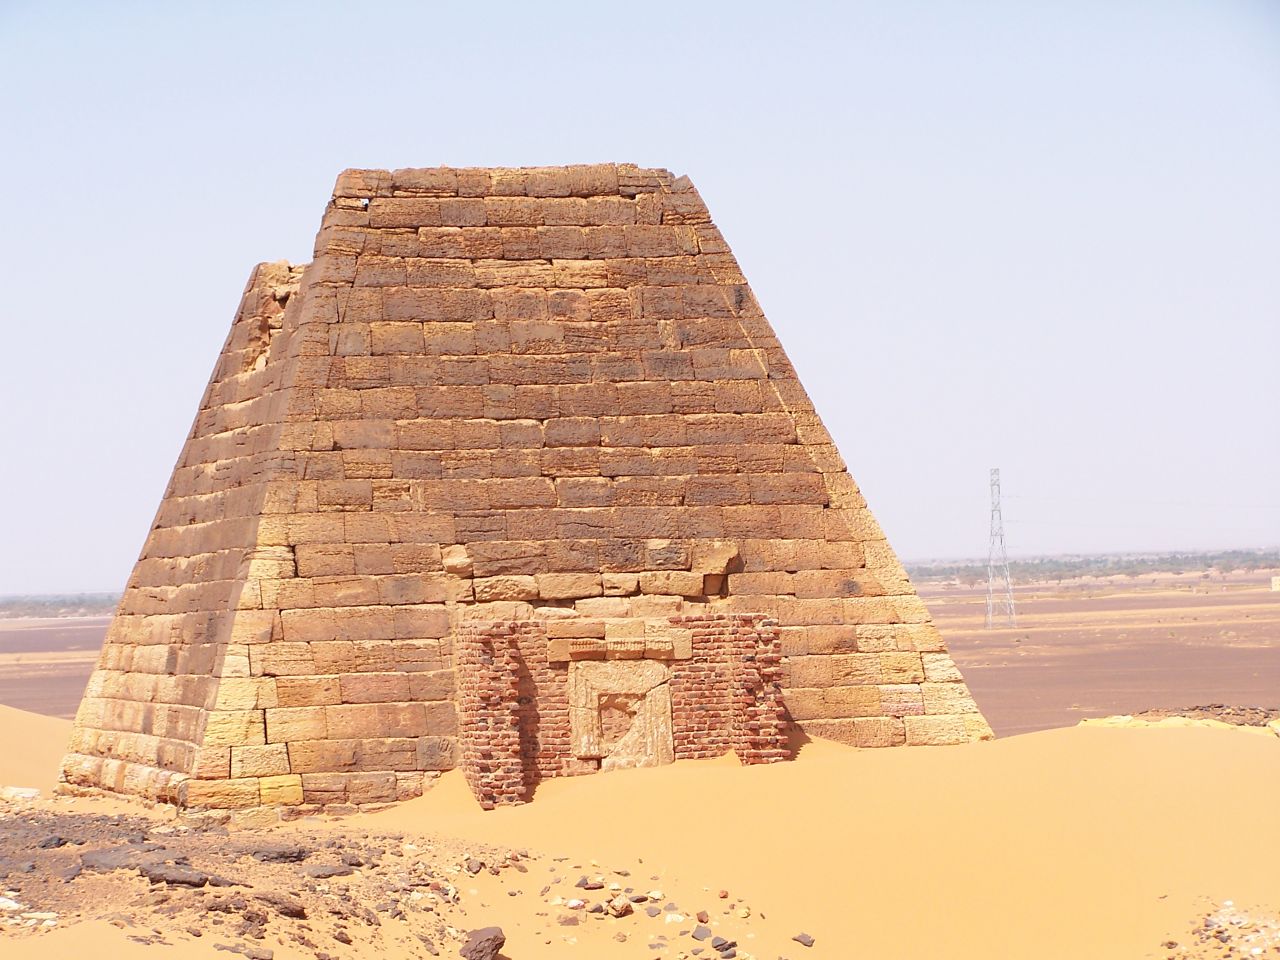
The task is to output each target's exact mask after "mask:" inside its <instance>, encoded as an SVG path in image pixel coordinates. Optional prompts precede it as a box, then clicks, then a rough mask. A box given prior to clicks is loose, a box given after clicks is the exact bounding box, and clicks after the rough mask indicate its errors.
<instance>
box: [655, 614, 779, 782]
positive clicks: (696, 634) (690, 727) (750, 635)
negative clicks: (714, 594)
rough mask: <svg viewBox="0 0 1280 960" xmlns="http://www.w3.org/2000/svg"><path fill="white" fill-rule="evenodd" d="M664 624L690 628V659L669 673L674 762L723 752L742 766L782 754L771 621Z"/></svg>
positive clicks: (747, 618)
mask: <svg viewBox="0 0 1280 960" xmlns="http://www.w3.org/2000/svg"><path fill="white" fill-rule="evenodd" d="M671 622H672V624H673V625H676V626H680V627H684V628H685V629H689V630H692V631H693V656H692V657H691V658H690V659H688V660H677V661H675V662H674V663H673V665H672V671H671V713H672V727H673V731H674V733H675V754H676V759H677V760H693V759H699V758H707V757H718V756H720V755H721V754H723V753H726V752H727V751H729V750H733V751H735V752H736V753H737V754H738V759H739V760H741V761H742V762H743V763H767V762H771V761H774V760H786V759H788V758H789V757H790V755H791V754H790V750H789V747H788V745H787V744H788V737H787V727H788V721H787V718H786V711H785V708H784V707H783V703H782V691H781V688H780V686H779V681H780V678H781V673H782V670H781V663H782V655H781V647H780V642H779V638H778V624H777V621H775V620H770V619H767V618H762V617H756V616H752V615H750V614H733V615H722V614H708V615H703V616H696V617H676V618H672V621H671Z"/></svg>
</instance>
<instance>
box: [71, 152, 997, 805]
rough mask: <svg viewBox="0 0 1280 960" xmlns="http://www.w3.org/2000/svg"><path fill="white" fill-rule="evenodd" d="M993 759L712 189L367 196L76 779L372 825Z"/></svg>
mask: <svg viewBox="0 0 1280 960" xmlns="http://www.w3.org/2000/svg"><path fill="white" fill-rule="evenodd" d="M795 725H798V727H799V728H800V729H801V730H803V731H804V732H806V733H808V734H812V735H816V736H821V737H828V738H833V739H836V740H840V741H843V742H846V743H849V744H855V745H858V746H866V747H871V746H897V745H905V744H952V743H960V742H963V741H968V740H972V739H977V738H986V737H989V736H990V730H989V728H988V727H987V724H986V723H985V721H984V720H983V718H982V716H981V715H980V713H979V712H978V710H977V707H976V706H975V704H974V701H973V699H972V698H971V697H970V694H969V691H968V689H967V688H966V686H965V684H964V682H963V679H962V678H961V676H960V673H959V672H958V670H957V669H956V667H955V665H954V663H953V662H952V660H951V658H950V656H949V655H948V654H947V652H946V649H945V646H944V644H943V641H942V638H941V637H940V636H939V634H938V631H937V630H936V629H935V628H934V626H933V624H932V623H931V622H930V618H929V614H928V611H927V610H926V609H925V606H924V604H923V603H922V602H921V601H920V600H919V598H918V597H917V596H916V594H915V591H914V590H913V588H912V586H911V584H910V582H909V581H908V579H907V576H906V574H905V572H904V571H903V568H902V566H901V565H900V564H899V562H898V560H897V558H896V557H895V555H894V553H893V551H892V550H891V549H890V547H889V544H888V543H887V542H886V540H885V537H884V534H883V533H882V532H881V530H880V528H879V526H878V525H877V523H876V521H875V519H874V518H873V517H872V515H871V512H870V511H869V510H868V509H867V505H866V503H865V502H864V500H863V498H862V496H861V495H860V494H859V492H858V488H857V487H856V485H855V484H854V481H853V479H852V477H850V475H849V473H848V471H847V470H846V468H845V464H844V462H843V461H842V460H841V458H840V455H839V453H838V452H837V451H836V449H835V447H834V445H833V444H832V440H831V437H830V436H829V434H828V433H827V431H826V429H825V428H824V427H823V425H822V422H821V421H820V420H819V418H818V415H817V413H816V412H815V411H814V408H813V405H812V404H811V403H810V401H809V398H808V397H807V395H806V394H805V391H804V389H803V387H802V386H801V384H800V382H799V380H798V379H797V378H796V374H795V371H794V370H793V369H792V366H791V364H790V363H789V362H788V360H787V357H786V355H785V354H784V353H783V350H782V347H781V346H780V345H779V343H778V340H777V338H776V337H775V336H774V333H773V331H772V329H771V328H770V326H769V324H768V322H767V321H766V319H765V317H764V315H763V314H762V313H761V311H760V308H759V306H758V305H757V303H756V300H755V298H754V296H753V295H752V293H751V290H750V288H749V287H748V286H747V283H746V280H745V279H744V277H743V275H742V272H741V271H740V270H739V268H738V264H737V263H736V261H735V260H734V258H733V255H732V254H731V253H730V251H729V247H728V246H727V245H726V243H725V241H724V238H723V237H722V236H721V235H720V232H719V231H718V230H717V229H716V227H715V225H714V224H713V223H712V221H711V218H710V216H709V215H708V213H707V208H706V206H705V205H704V204H703V202H702V200H701V198H700V197H699V195H698V193H697V192H696V191H695V190H694V188H693V186H692V184H691V183H690V182H689V180H688V179H687V178H685V177H679V178H676V177H673V176H671V175H670V174H669V173H667V172H666V171H665V170H650V169H642V168H638V167H635V166H631V165H625V164H618V165H614V164H605V165H595V166H572V167H554V168H529V169H449V168H436V169H413V170H396V171H390V172H389V171H383V170H348V171H346V172H344V173H343V174H342V175H341V176H340V177H339V178H338V181H337V185H336V187H335V189H334V192H333V197H332V200H331V202H330V203H329V205H328V208H327V210H326V212H325V215H324V220H323V222H322V225H321V228H320V232H319V235H318V237H317V240H316V246H315V259H314V260H313V261H312V262H311V263H310V264H308V265H306V266H305V267H296V266H290V265H289V264H286V263H271V264H262V265H260V266H258V267H257V268H256V269H255V270H254V271H253V274H252V276H251V278H250V280H249V284H248V287H247V289H246V291H245V294H244V298H243V300H242V302H241V304H240V309H239V312H238V313H237V315H236V318H235V322H234V323H233V325H232V328H231V334H230V336H229V337H228V338H227V342H226V345H225V346H224V348H223V350H222V354H221V356H220V357H219V358H218V362H217V366H216V367H215V369H214V373H213V377H212V379H211V381H210V383H209V386H208V389H207V391H206V393H205V395H204V399H203V401H202V402H201V404H200V410H199V413H198V414H197V416H196V421H195V425H194V427H193V428H192V430H191V434H190V436H189V437H188V439H187V442H186V445H185V447H184V448H183V451H182V455H181V457H180V458H179V460H178V464H177V466H176V467H175V469H174V472H173V477H172V479H171V481H170V483H169V487H168V490H167V492H166V494H165V497H164V500H163V502H162V503H161V505H160V510H159V512H158V514H157V515H156V518H155V521H154V523H153V525H152V529H151V532H150V534H149V536H148V538H147V541H146V544H145V546H144V548H143V551H142V555H141V558H140V559H139V560H138V563H137V566H136V567H135V569H134V571H133V574H132V577H131V578H130V580H129V583H128V587H127V589H126V591H125V594H124V596H123V599H122V600H121V603H120V607H119V610H118V612H117V614H116V617H115V619H114V621H113V623H112V625H111V628H110V631H109V633H108V635H107V638H106V643H105V645H104V647H103V650H102V655H101V659H100V660H99V663H98V665H97V669H96V671H95V672H94V674H93V676H92V679H91V680H90V682H89V685H88V688H87V690H86V692H85V697H84V701H83V704H82V705H81V708H80V710H79V713H78V716H77V718H76V726H75V732H74V735H73V740H72V744H71V748H70V753H69V754H68V756H67V758H66V760H65V762H64V767H63V780H64V784H65V788H66V789H68V790H77V789H107V790H111V791H116V792H123V793H129V794H136V795H140V796H143V797H146V798H150V799H153V800H161V801H167V802H171V803H176V804H179V805H183V806H191V807H211V808H242V807H256V806H260V805H275V804H283V805H292V806H300V808H301V809H304V810H305V809H309V808H311V806H312V805H343V804H365V803H377V802H386V801H390V800H396V799H403V798H406V797H411V796H414V795H417V794H418V793H420V792H421V791H422V789H423V787H424V783H428V782H429V781H430V780H431V779H432V778H433V777H435V776H437V775H438V773H439V771H443V770H447V769H451V768H453V767H456V766H462V767H463V768H464V771H465V774H466V777H467V779H468V782H469V783H470V784H471V786H472V788H473V790H474V791H475V793H476V796H477V797H478V798H479V799H480V801H481V802H482V803H484V804H485V805H486V806H489V805H493V804H498V803H507V802H519V801H520V800H522V799H524V798H525V797H526V796H527V795H528V790H529V789H530V788H531V786H532V785H533V784H535V783H536V782H537V781H538V780H540V779H542V778H544V777H549V776H559V775H566V774H576V773H585V772H590V771H594V770H599V769H610V768H612V767H626V766H636V765H645V764H652V763H662V762H667V761H669V760H672V759H679V758H682V757H697V756H710V755H714V754H718V753H722V752H725V751H727V750H730V749H733V750H735V751H737V752H738V754H739V756H740V757H741V758H742V759H743V760H744V761H745V762H768V761H773V760H779V759H785V758H786V757H788V756H789V751H790V744H791V743H792V742H793V740H792V734H793V733H794V728H795Z"/></svg>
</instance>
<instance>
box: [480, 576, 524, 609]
mask: <svg viewBox="0 0 1280 960" xmlns="http://www.w3.org/2000/svg"><path fill="white" fill-rule="evenodd" d="M473 586H474V589H475V597H476V601H477V602H478V603H486V602H489V601H494V600H536V599H538V580H537V578H536V577H531V576H508V577H480V578H478V579H476V580H475V582H474V584H473Z"/></svg>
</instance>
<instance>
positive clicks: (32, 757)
mask: <svg viewBox="0 0 1280 960" xmlns="http://www.w3.org/2000/svg"><path fill="white" fill-rule="evenodd" d="M70 736H71V721H70V720H59V719H57V718H54V717H44V716H41V715H39V714H36V713H27V712H26V711H24V710H15V709H13V708H12V707H6V706H4V705H3V704H0V786H11V787H36V788H37V789H39V790H41V791H42V792H44V793H48V792H49V791H50V790H52V789H53V787H54V785H55V784H56V783H57V782H58V764H59V762H60V761H61V759H62V758H61V754H62V752H63V751H65V749H66V746H67V738H68V737H70Z"/></svg>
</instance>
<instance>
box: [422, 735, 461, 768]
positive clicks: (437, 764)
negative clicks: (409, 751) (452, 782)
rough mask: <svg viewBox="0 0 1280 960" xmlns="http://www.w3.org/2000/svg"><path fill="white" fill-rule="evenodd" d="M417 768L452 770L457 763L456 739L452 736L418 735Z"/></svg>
mask: <svg viewBox="0 0 1280 960" xmlns="http://www.w3.org/2000/svg"><path fill="white" fill-rule="evenodd" d="M417 764H418V767H417V768H418V769H419V770H452V769H453V768H454V767H456V766H457V765H458V755H457V741H455V740H454V739H453V738H452V737H419V738H418V747H417Z"/></svg>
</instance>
